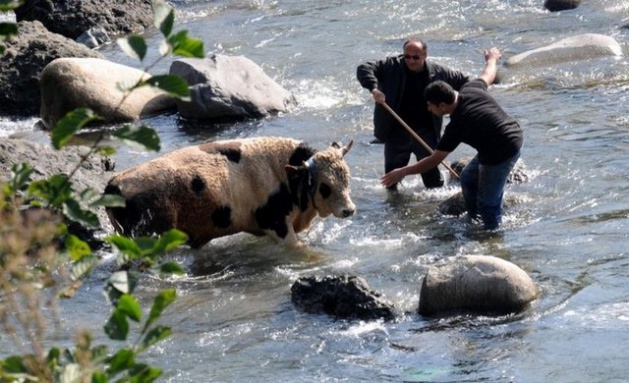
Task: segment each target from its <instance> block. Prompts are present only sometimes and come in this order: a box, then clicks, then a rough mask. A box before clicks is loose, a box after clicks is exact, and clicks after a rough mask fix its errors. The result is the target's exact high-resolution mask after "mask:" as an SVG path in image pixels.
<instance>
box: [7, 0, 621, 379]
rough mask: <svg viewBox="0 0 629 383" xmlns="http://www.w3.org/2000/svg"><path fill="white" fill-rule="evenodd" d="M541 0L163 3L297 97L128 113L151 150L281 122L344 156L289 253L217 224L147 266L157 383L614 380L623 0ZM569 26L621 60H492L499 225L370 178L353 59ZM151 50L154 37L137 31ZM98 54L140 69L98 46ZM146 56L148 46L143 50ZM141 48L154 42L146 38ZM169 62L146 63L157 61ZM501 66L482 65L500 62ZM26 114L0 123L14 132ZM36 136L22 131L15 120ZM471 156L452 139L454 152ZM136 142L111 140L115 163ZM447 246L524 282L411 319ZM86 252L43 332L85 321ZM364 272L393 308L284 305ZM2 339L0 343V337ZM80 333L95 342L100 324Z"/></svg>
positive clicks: (466, 50)
mask: <svg viewBox="0 0 629 383" xmlns="http://www.w3.org/2000/svg"><path fill="white" fill-rule="evenodd" d="M542 4H543V1H541V0H536V1H533V0H522V1H514V0H488V1H471V0H470V1H464V0H462V1H436V0H425V1H421V2H420V1H411V0H395V1H392V0H388V1H376V0H354V1H350V0H334V1H305V0H292V1H265V0H257V1H255V0H251V1H245V0H229V1H202V0H189V1H186V0H182V1H176V2H174V5H175V6H176V7H177V27H178V28H182V29H187V30H188V31H189V32H190V34H191V35H192V36H195V37H198V38H201V39H202V40H203V41H204V42H205V46H206V50H207V51H208V52H213V53H222V54H227V55H243V56H245V57H247V58H249V59H251V60H253V61H254V62H256V63H257V64H258V65H260V66H261V67H262V68H263V69H264V70H265V71H266V73H267V74H269V75H270V76H271V77H273V78H274V79H276V81H277V82H279V83H280V84H281V85H282V86H284V87H285V88H287V89H289V90H290V91H292V92H293V93H294V94H295V96H296V98H297V100H298V101H299V106H298V107H297V108H296V109H295V110H294V111H292V112H291V113H287V114H284V115H280V116H275V117H271V118H267V119H263V120H259V121H246V122H241V123H235V124H212V123H198V122H197V123H195V122H190V121H184V120H181V119H179V118H177V116H176V115H166V116H160V117H155V118H151V119H149V120H147V122H148V123H149V124H151V125H152V126H153V127H154V128H156V129H157V130H158V131H159V133H160V136H161V139H162V144H163V151H164V152H165V151H170V150H173V149H175V148H178V147H182V146H185V145H190V144H194V143H197V142H201V141H203V140H208V139H211V140H215V139H222V138H232V137H250V136H261V135H281V136H290V137H294V138H298V139H304V140H306V141H308V142H309V143H310V144H311V145H312V146H314V147H315V148H318V149H323V148H325V147H326V146H327V145H329V144H330V143H331V142H332V141H339V142H342V143H346V142H348V141H349V140H354V142H355V143H354V147H353V149H352V150H351V151H350V152H349V153H348V154H347V156H346V159H347V161H348V163H349V166H350V169H351V172H352V184H351V187H352V195H353V199H354V202H355V203H356V205H357V208H358V211H357V214H356V215H355V216H353V217H351V218H349V219H346V220H339V219H336V218H329V219H326V220H319V221H317V222H316V223H315V224H314V225H313V227H312V228H311V230H309V231H308V232H306V233H304V234H303V236H302V237H303V239H304V240H305V241H306V242H307V243H308V248H307V250H291V249H285V248H281V247H279V246H277V245H275V244H273V243H271V241H270V240H268V239H266V238H254V237H251V236H248V235H244V234H243V235H236V236H233V237H229V238H223V239H219V240H216V241H213V242H211V243H210V244H208V245H206V246H205V247H203V248H202V249H200V250H196V251H192V250H189V249H180V250H178V251H177V252H176V253H175V254H174V255H173V257H174V258H175V259H176V260H178V261H180V262H181V263H182V264H184V265H185V267H186V270H187V275H186V277H184V278H179V279H173V280H148V281H146V283H145V284H144V285H143V287H142V290H141V291H140V296H142V297H145V298H144V300H145V302H144V303H146V304H148V302H149V298H150V297H151V294H153V293H154V292H155V291H157V290H158V289H160V288H164V287H176V288H177V291H178V296H179V297H178V299H177V301H176V302H175V303H174V305H173V307H172V309H171V310H169V311H168V313H167V315H166V316H165V318H164V324H166V325H170V326H172V327H173V328H174V330H175V333H174V335H173V336H172V337H171V338H169V339H168V340H167V341H165V342H164V343H162V344H160V346H159V347H158V348H156V349H153V350H151V352H150V353H149V355H148V359H149V360H150V362H152V363H154V364H156V365H159V366H161V367H163V369H164V376H163V379H162V381H168V382H210V381H211V382H247V381H258V382H338V381H347V382H355V381H366V382H372V381H373V382H382V381H390V382H400V381H405V382H480V381H482V382H550V381H552V382H621V381H626V380H627V379H629V365H628V364H627V361H628V360H629V359H628V357H627V356H626V355H627V354H626V350H627V348H629V255H628V250H627V244H628V243H629V241H628V234H627V233H628V227H629V226H628V225H629V176H628V175H627V170H626V169H627V168H629V159H628V158H627V154H626V153H627V146H628V145H629V110H628V108H627V103H628V101H629V100H628V99H629V96H628V95H627V90H628V88H629V66H628V65H627V59H626V56H627V54H628V53H629V52H628V44H627V37H628V35H629V29H626V28H622V26H626V25H627V24H629V17H628V16H629V3H628V2H627V1H626V0H601V1H584V2H583V3H582V4H581V6H580V7H579V8H577V9H575V10H571V11H564V12H559V13H548V12H546V11H544V10H543V8H542ZM581 33H600V34H605V35H609V36H613V37H614V38H616V40H617V41H619V42H620V44H621V46H622V47H623V51H624V54H625V57H603V58H596V59H590V60H577V61H574V62H568V63H564V64H557V65H553V66H547V67H538V68H535V69H534V70H529V71H515V70H509V71H510V72H509V73H510V75H509V76H508V77H506V80H505V81H503V82H501V83H500V84H498V85H496V86H494V87H492V93H493V95H494V96H495V97H496V98H497V99H498V100H499V101H500V102H501V103H502V105H503V106H504V108H505V109H506V110H507V111H508V112H509V113H510V114H512V115H513V116H514V117H516V118H517V119H518V120H519V121H520V122H521V125H522V126H523V127H524V128H525V147H524V149H523V153H522V159H523V161H524V163H525V165H526V169H527V173H528V175H529V180H528V182H526V183H522V184H511V185H509V187H508V189H507V192H506V193H507V199H508V200H509V201H510V203H509V205H508V206H507V209H506V217H505V222H504V228H503V230H501V231H500V232H498V233H490V234H488V233H484V232H482V231H480V230H478V229H477V228H476V227H474V226H470V225H469V224H467V223H466V222H465V221H464V220H463V219H462V218H457V217H447V216H442V215H440V214H439V213H437V211H436V208H437V206H438V204H439V203H440V202H441V201H443V200H444V199H446V198H448V197H450V196H451V195H453V194H455V193H456V192H458V190H459V189H458V187H457V185H456V183H450V184H449V185H448V186H447V187H444V188H442V189H439V190H430V191H428V190H425V189H424V188H423V186H422V184H421V181H419V179H418V178H407V179H406V180H405V181H404V185H403V188H402V189H401V193H400V195H399V196H398V197H396V198H391V197H389V196H388V195H387V193H386V192H385V190H384V189H383V188H382V187H381V186H380V185H379V177H380V176H381V175H382V169H383V156H382V146H379V145H370V144H369V141H370V140H371V139H372V125H371V111H372V108H373V102H372V100H371V97H370V95H369V94H368V92H367V91H366V90H364V89H362V88H361V87H360V86H359V84H358V82H357V81H356V78H355V70H356V66H357V65H358V64H360V63H361V62H363V61H365V60H368V59H377V58H381V57H384V56H385V55H387V54H393V53H397V52H399V51H400V49H401V45H402V42H403V41H404V39H405V38H406V37H408V36H409V35H413V34H416V35H418V36H420V37H422V38H423V39H424V40H426V41H427V42H428V45H429V56H430V57H431V58H432V59H433V60H435V61H437V62H439V63H442V64H445V65H448V66H451V67H453V68H457V69H460V70H462V71H464V72H466V73H468V74H470V75H476V74H478V73H480V70H481V68H482V66H483V64H484V60H483V56H482V50H483V49H485V48H489V47H491V46H497V47H499V48H500V49H502V50H503V53H504V57H505V58H508V57H509V56H512V55H514V54H517V53H520V52H523V51H525V50H529V49H534V48H538V47H541V46H544V45H548V44H550V43H551V42H554V41H556V40H558V39H560V38H564V37H569V36H572V35H577V34H581ZM148 37H149V39H150V41H153V42H154V43H153V44H152V46H156V42H157V38H158V36H157V35H155V34H153V35H148ZM101 51H102V53H103V54H105V55H106V56H107V57H108V58H110V59H111V60H114V61H118V62H122V63H125V64H127V65H132V66H140V64H138V63H135V62H133V61H131V59H128V58H126V57H125V56H124V55H123V54H122V53H120V51H119V49H118V48H117V46H116V44H112V45H109V46H106V47H104V48H103V49H101ZM151 55H152V56H151ZM149 56H151V57H149V59H148V61H149V62H150V61H151V60H152V58H154V57H155V56H156V52H149ZM170 62H171V60H165V61H162V62H160V63H159V64H158V65H157V66H156V67H155V72H159V71H162V72H165V71H167V70H168V68H169V65H170ZM505 70H506V69H505V68H501V71H505ZM36 121H37V120H36V119H26V120H17V121H16V120H12V119H2V120H0V132H1V133H2V135H3V136H8V135H9V134H13V133H15V132H21V133H22V134H30V133H29V131H31V130H32V129H33V125H34V123H35V122H36ZM34 136H35V137H36V139H39V140H42V141H46V140H45V139H42V136H41V135H34ZM471 154H473V151H471V150H470V149H469V148H468V147H466V146H461V147H460V148H458V149H457V150H456V151H455V152H453V153H452V154H451V156H450V157H449V159H451V160H455V159H458V158H462V157H467V156H469V155H471ZM153 156H155V154H151V153H144V152H142V151H136V150H133V149H129V148H121V149H120V152H119V154H118V156H117V158H116V162H117V166H118V170H122V169H125V168H127V167H130V166H132V165H134V164H136V163H139V162H141V161H145V160H148V159H149V158H151V157H153ZM461 254H487V255H494V256H498V257H501V258H504V259H507V260H509V261H511V262H513V263H515V264H517V265H518V266H520V267H521V268H523V269H524V270H525V271H527V272H528V273H529V274H530V275H531V276H532V278H533V279H534V280H535V282H536V283H537V284H538V286H539V288H540V291H541V294H540V297H539V299H538V300H537V301H535V302H534V303H533V304H532V306H531V307H530V309H528V310H527V311H525V312H523V313H521V314H518V315H512V316H506V317H498V318H496V317H482V316H480V317H479V316H457V317H454V318H446V319H443V318H442V319H434V318H425V317H422V316H420V315H419V314H417V313H416V308H417V305H418V296H419V287H420V283H421V280H422V277H423V276H424V275H425V272H426V270H427V269H428V267H430V266H431V265H433V264H435V263H438V262H443V261H447V260H448V259H449V258H450V257H454V256H457V255H461ZM108 273H109V269H108V267H107V265H104V266H103V267H102V268H101V269H99V271H98V272H97V273H96V274H95V275H93V276H92V277H91V278H90V280H88V281H87V283H86V284H85V285H84V287H83V289H82V290H81V291H80V292H79V293H78V295H77V297H76V298H75V299H73V300H71V301H68V302H64V303H63V306H62V311H61V319H62V323H61V328H60V329H59V331H58V332H57V333H55V334H54V337H53V338H52V339H51V342H52V343H53V344H57V343H59V342H63V341H64V340H71V339H72V336H73V334H74V332H75V330H76V328H77V327H84V328H88V329H91V330H92V331H93V332H94V333H95V334H103V332H102V325H103V324H104V321H105V319H106V318H107V317H108V315H109V313H110V309H109V307H108V306H107V305H106V303H105V301H104V299H102V296H101V291H102V286H103V282H104V280H105V279H106V277H107V276H108ZM342 273H348V274H354V275H359V276H362V277H364V278H365V279H366V280H367V282H368V283H369V284H370V286H371V287H372V288H374V289H375V290H378V291H380V292H382V293H383V294H384V295H385V297H386V298H388V299H389V300H390V301H392V302H393V303H394V304H395V306H396V308H397V309H398V311H399V313H398V317H397V320H395V321H393V322H380V321H374V322H360V321H340V320H334V319H331V318H329V317H327V316H324V315H311V314H304V313H301V312H299V311H297V310H296V309H295V308H294V307H293V305H292V303H291V301H290V286H291V285H292V283H293V282H294V281H295V280H296V279H297V278H299V277H300V276H309V275H320V276H323V275H327V274H342ZM0 342H2V343H0V344H1V345H2V350H3V351H2V352H1V353H0V354H2V355H6V354H9V353H11V351H12V349H11V347H10V346H9V345H7V343H5V342H7V339H0ZM96 342H106V340H105V339H104V336H103V337H102V338H98V339H97V340H96Z"/></svg>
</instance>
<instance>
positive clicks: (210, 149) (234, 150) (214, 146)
mask: <svg viewBox="0 0 629 383" xmlns="http://www.w3.org/2000/svg"><path fill="white" fill-rule="evenodd" d="M240 145H241V144H240V143H238V142H231V143H216V142H207V143H205V144H201V145H199V149H201V150H203V151H204V152H206V153H208V154H220V155H222V156H225V157H227V159H228V160H229V161H231V162H235V163H238V162H240V159H241V158H242V151H241V150H240Z"/></svg>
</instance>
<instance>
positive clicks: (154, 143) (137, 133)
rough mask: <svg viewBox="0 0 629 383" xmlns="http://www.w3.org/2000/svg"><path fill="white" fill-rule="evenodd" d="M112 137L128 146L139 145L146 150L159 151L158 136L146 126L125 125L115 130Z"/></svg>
mask: <svg viewBox="0 0 629 383" xmlns="http://www.w3.org/2000/svg"><path fill="white" fill-rule="evenodd" d="M113 136H114V137H116V138H118V139H119V140H121V141H123V142H127V143H130V144H134V143H137V144H140V145H142V146H144V147H145V148H146V149H147V150H152V151H156V152H158V151H159V150H160V145H159V136H158V135H157V133H156V132H155V130H154V129H152V128H149V127H148V126H146V125H140V126H132V125H125V126H123V127H122V128H120V129H118V130H116V131H115V132H114V133H113Z"/></svg>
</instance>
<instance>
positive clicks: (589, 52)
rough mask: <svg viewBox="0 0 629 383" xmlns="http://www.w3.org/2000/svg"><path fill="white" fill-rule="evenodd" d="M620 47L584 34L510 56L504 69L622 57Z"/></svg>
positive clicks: (604, 38) (612, 41) (611, 40)
mask: <svg viewBox="0 0 629 383" xmlns="http://www.w3.org/2000/svg"><path fill="white" fill-rule="evenodd" d="M622 55H623V52H622V47H621V46H620V44H619V43H618V42H617V41H616V40H615V39H614V38H613V37H611V36H606V35H601V34H596V33H585V34H582V35H576V36H571V37H567V38H565V39H562V40H559V41H557V42H555V43H552V44H550V45H547V46H543V47H540V48H536V49H532V50H529V51H526V52H522V53H519V54H517V55H515V56H511V57H509V58H508V59H507V61H506V62H505V66H506V67H509V68H511V67H522V66H524V67H527V66H528V67H539V66H547V65H554V64H559V63H562V62H572V61H578V60H587V59H593V58H598V57H604V56H622Z"/></svg>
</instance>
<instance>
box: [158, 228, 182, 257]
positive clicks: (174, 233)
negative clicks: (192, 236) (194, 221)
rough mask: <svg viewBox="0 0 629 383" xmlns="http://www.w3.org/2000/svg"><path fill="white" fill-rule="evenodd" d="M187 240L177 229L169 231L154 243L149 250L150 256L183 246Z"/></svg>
mask: <svg viewBox="0 0 629 383" xmlns="http://www.w3.org/2000/svg"><path fill="white" fill-rule="evenodd" d="M187 240H188V235H186V233H184V232H183V231H180V230H177V229H170V230H168V231H167V232H165V233H163V234H162V235H161V236H160V237H159V238H158V239H157V240H156V242H155V244H154V246H153V248H152V249H151V255H153V256H155V255H162V254H165V253H166V252H168V251H171V250H173V249H175V248H177V247H179V246H181V245H183V244H185V243H186V241H187Z"/></svg>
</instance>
